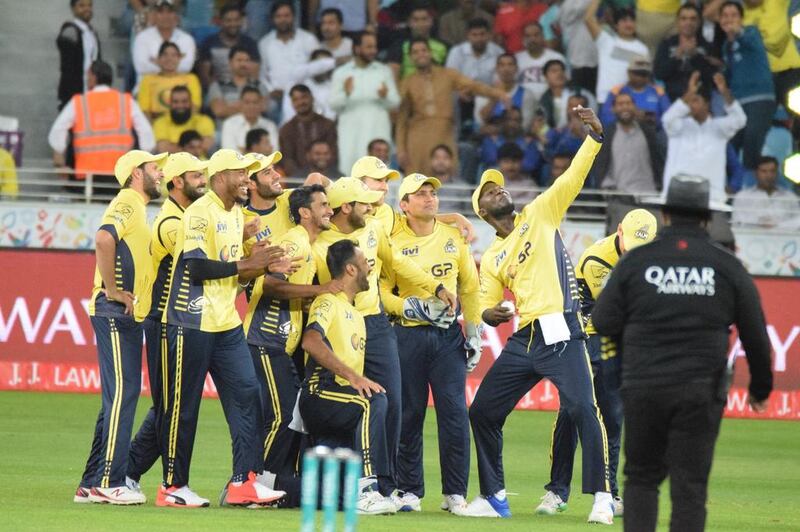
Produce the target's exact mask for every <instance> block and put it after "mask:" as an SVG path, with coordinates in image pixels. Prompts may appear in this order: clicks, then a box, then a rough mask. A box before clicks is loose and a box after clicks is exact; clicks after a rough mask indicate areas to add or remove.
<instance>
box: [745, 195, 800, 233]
mask: <svg viewBox="0 0 800 532" xmlns="http://www.w3.org/2000/svg"><path fill="white" fill-rule="evenodd" d="M798 221H800V202H798V198H797V195H795V194H794V193H793V192H790V191H788V190H786V189H783V188H775V190H773V191H772V193H768V192H767V191H766V190H764V189H762V188H758V187H751V188H745V189H743V190H740V191H739V192H737V193H736V196H734V197H733V223H734V225H743V226H750V227H778V228H785V229H790V230H794V229H796V227H797V225H798Z"/></svg>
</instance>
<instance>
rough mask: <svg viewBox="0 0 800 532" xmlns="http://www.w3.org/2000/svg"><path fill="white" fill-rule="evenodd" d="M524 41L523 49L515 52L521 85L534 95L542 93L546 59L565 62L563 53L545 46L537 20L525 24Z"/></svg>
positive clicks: (544, 82)
mask: <svg viewBox="0 0 800 532" xmlns="http://www.w3.org/2000/svg"><path fill="white" fill-rule="evenodd" d="M523 31H524V33H523V35H524V43H525V49H524V50H522V51H520V52H517V54H516V56H515V57H516V58H517V65H518V67H519V76H520V81H521V82H522V85H523V86H525V88H527V89H529V90H531V91H533V93H534V95H535V96H536V97H539V96H541V95H542V93H543V92H544V91H545V90H547V82H546V81H545V79H544V65H545V64H547V62H548V61H552V60H554V59H557V60H559V61H561V62H562V63H563V64H566V61H567V60H566V59H565V58H564V56H563V55H561V54H560V53H558V52H556V51H555V50H551V49H550V48H548V47H547V41H546V40H545V38H544V32H543V30H542V26H541V25H540V24H539V23H538V22H529V23H528V24H526V25H525V29H524V30H523Z"/></svg>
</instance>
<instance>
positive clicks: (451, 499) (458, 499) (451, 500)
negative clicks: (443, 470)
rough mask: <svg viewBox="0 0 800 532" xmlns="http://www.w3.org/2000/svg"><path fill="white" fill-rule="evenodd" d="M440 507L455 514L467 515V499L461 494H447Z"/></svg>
mask: <svg viewBox="0 0 800 532" xmlns="http://www.w3.org/2000/svg"><path fill="white" fill-rule="evenodd" d="M439 508H441V509H442V510H444V511H446V512H450V513H451V514H453V515H467V513H466V512H467V500H466V499H465V498H464V496H463V495H459V494H456V495H445V496H444V500H443V501H442V505H441V506H439Z"/></svg>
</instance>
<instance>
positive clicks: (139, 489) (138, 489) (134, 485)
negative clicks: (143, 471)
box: [125, 477, 142, 493]
mask: <svg viewBox="0 0 800 532" xmlns="http://www.w3.org/2000/svg"><path fill="white" fill-rule="evenodd" d="M125 485H126V486H128V489H129V490H131V491H135V492H136V493H142V487H141V486H140V485H139V483H138V482H136V481H135V480H133V479H132V478H131V477H125Z"/></svg>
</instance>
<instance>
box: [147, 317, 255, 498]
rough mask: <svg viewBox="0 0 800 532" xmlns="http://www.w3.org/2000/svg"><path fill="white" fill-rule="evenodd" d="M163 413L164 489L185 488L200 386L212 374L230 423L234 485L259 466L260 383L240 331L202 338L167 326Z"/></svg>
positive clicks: (200, 334)
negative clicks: (172, 487) (164, 409)
mask: <svg viewBox="0 0 800 532" xmlns="http://www.w3.org/2000/svg"><path fill="white" fill-rule="evenodd" d="M167 345H168V352H167V369H168V371H167V373H166V375H165V376H166V378H167V396H166V399H165V402H166V413H165V415H164V418H163V422H162V424H161V429H162V430H161V448H162V451H161V452H162V456H163V460H162V462H163V469H164V471H163V474H164V484H165V485H167V486H185V485H187V484H188V483H189V467H190V464H191V460H192V450H193V448H194V437H195V433H196V432H197V417H198V413H199V410H200V400H201V399H202V396H203V385H204V383H205V378H206V374H207V373H209V372H210V373H211V377H212V378H213V379H214V384H215V385H216V387H217V392H218V393H219V396H220V402H221V403H222V408H223V411H224V413H225V419H226V420H227V422H228V428H229V430H230V434H231V440H232V446H233V477H232V480H234V481H243V480H246V477H247V474H248V473H249V472H250V471H255V472H258V471H260V470H261V468H262V465H263V459H262V453H263V446H262V441H261V440H260V439H259V437H258V435H259V429H258V412H259V392H258V379H257V377H256V373H255V369H254V368H253V361H252V359H251V357H250V350H249V349H248V348H247V342H246V340H245V337H244V331H243V330H242V327H241V326H239V327H236V328H234V329H230V330H228V331H223V332H215V333H212V332H205V331H200V330H197V329H189V328H185V327H181V326H178V325H172V324H168V325H167Z"/></svg>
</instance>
